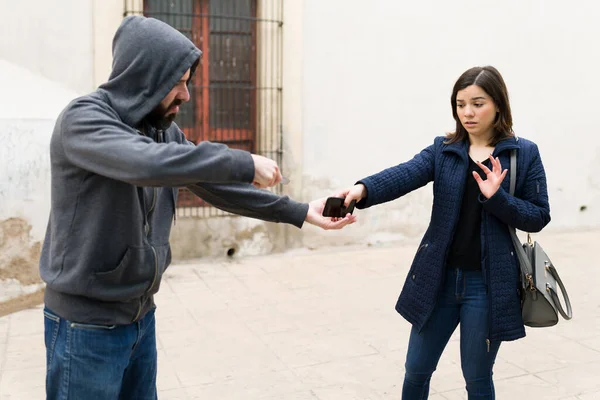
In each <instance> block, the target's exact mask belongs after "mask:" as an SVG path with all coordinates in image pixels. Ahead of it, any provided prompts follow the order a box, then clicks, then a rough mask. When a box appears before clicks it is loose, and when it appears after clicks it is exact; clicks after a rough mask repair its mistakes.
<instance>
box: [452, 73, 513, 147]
mask: <svg viewBox="0 0 600 400" xmlns="http://www.w3.org/2000/svg"><path fill="white" fill-rule="evenodd" d="M471 85H477V86H479V87H480V88H481V89H483V90H484V91H485V92H486V93H487V95H488V96H490V97H491V98H492V100H493V101H494V103H495V104H496V107H498V113H497V115H496V119H495V121H494V125H493V127H492V128H493V129H494V134H493V136H492V139H491V141H490V145H492V146H495V145H496V144H497V143H498V142H499V141H501V140H503V139H506V138H509V137H512V136H514V133H513V130H512V114H511V112H510V103H509V101H508V91H507V90H506V84H505V83H504V79H502V75H500V72H498V70H497V69H496V68H494V67H492V66H485V67H473V68H471V69H469V70H467V71H465V72H464V73H463V74H462V75H461V76H460V78H458V80H457V81H456V83H455V84H454V89H452V97H451V98H450V103H451V105H452V116H453V117H454V120H455V121H456V131H454V132H451V133H448V134H447V135H446V143H447V144H450V143H455V142H460V141H462V140H465V139H467V138H468V136H469V135H468V133H467V130H466V129H465V128H464V127H463V126H462V124H461V123H460V119H459V118H458V114H457V113H456V96H457V93H458V92H459V91H460V90H463V89H466V88H467V87H469V86H471Z"/></svg>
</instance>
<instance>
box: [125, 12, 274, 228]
mask: <svg viewBox="0 0 600 400" xmlns="http://www.w3.org/2000/svg"><path fill="white" fill-rule="evenodd" d="M124 7H125V8H124V13H123V16H128V15H145V16H148V17H153V18H157V19H160V20H162V21H164V22H166V23H168V24H169V25H171V26H173V27H174V28H176V29H177V30H179V31H180V32H181V33H183V34H184V35H186V36H187V37H188V38H190V39H191V40H192V41H193V42H194V43H195V44H196V45H197V46H198V47H199V48H200V49H201V50H202V52H203V55H202V58H201V60H200V65H199V66H198V68H197V70H196V73H195V76H194V81H193V82H192V83H191V85H190V96H191V100H190V101H189V102H188V103H186V104H185V105H183V106H182V107H180V109H181V111H180V113H179V115H178V116H177V118H176V120H175V121H176V123H177V125H179V127H180V128H181V129H182V130H183V131H184V132H185V134H186V136H187V137H188V140H191V141H194V142H195V143H199V142H200V141H203V140H210V141H213V142H221V143H225V144H227V145H229V146H231V147H234V148H241V149H245V150H249V151H251V152H253V153H256V154H261V155H264V156H265V157H269V158H272V159H274V160H275V161H277V163H278V164H279V165H281V164H282V155H283V151H282V149H283V132H282V120H281V118H282V90H283V89H282V50H283V49H282V45H283V40H282V35H283V0H143V1H142V0H125V1H124ZM270 190H272V191H274V192H275V193H280V192H281V187H280V186H278V187H275V188H272V189H270ZM229 215H231V214H229V213H226V212H224V211H221V210H218V209H216V208H214V207H211V206H209V205H207V204H206V203H203V202H202V201H199V200H198V199H197V198H196V196H195V195H193V194H192V193H191V192H189V191H188V190H187V189H181V190H180V191H179V200H178V208H177V216H178V217H192V218H205V217H216V216H229Z"/></svg>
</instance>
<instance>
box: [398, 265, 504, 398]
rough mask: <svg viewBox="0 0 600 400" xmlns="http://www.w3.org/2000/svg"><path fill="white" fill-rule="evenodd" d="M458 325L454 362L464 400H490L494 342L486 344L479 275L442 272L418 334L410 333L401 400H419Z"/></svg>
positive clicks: (484, 305)
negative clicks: (433, 301)
mask: <svg viewBox="0 0 600 400" xmlns="http://www.w3.org/2000/svg"><path fill="white" fill-rule="evenodd" d="M459 322H460V361H461V366H462V373H463V377H464V378H465V382H466V386H467V392H468V394H469V400H476V399H477V400H479V399H480V400H484V399H485V400H488V399H491V400H493V399H494V398H495V394H494V383H493V381H492V368H493V366H494V360H495V359H496V355H497V354H498V349H499V347H500V342H492V343H489V344H488V342H487V338H488V326H489V322H488V298H487V292H486V286H485V283H484V282H483V276H482V273H481V271H463V270H461V269H452V270H450V269H449V270H448V271H447V273H446V280H445V282H444V287H443V288H442V291H441V293H440V297H439V299H438V303H437V305H436V308H435V309H434V311H433V313H432V315H431V317H430V319H429V320H428V321H427V323H426V324H425V326H424V327H423V329H422V330H421V332H418V331H417V329H415V328H414V327H413V329H412V331H411V334H410V341H409V343H408V352H407V355H406V364H405V370H406V373H405V376H404V386H403V387H402V399H403V400H425V399H427V397H428V396H429V382H430V380H431V375H432V374H433V371H435V369H436V367H437V364H438V361H439V359H440V357H441V355H442V352H443V351H444V348H445V347H446V344H447V343H448V340H450V336H452V333H453V332H454V330H455V329H456V326H457V325H458V323H459Z"/></svg>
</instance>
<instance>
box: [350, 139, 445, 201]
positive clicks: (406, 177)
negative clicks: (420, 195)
mask: <svg viewBox="0 0 600 400" xmlns="http://www.w3.org/2000/svg"><path fill="white" fill-rule="evenodd" d="M434 170H435V144H432V145H431V146H429V147H427V148H425V149H423V150H422V151H421V152H420V153H419V154H417V155H415V156H414V157H413V158H412V159H411V160H410V161H407V162H404V163H401V164H398V165H396V166H394V167H390V168H387V169H384V170H383V171H381V172H378V173H376V174H374V175H371V176H369V177H367V178H364V179H361V180H360V181H358V182H357V184H359V183H362V184H363V185H365V187H366V189H367V197H366V198H364V199H362V200H361V201H360V202H358V203H357V204H356V207H357V208H361V209H362V208H368V207H371V206H374V205H376V204H381V203H386V202H388V201H392V200H395V199H397V198H399V197H401V196H404V195H405V194H407V193H410V192H412V191H413V190H415V189H418V188H420V187H422V186H425V185H426V184H427V183H429V182H431V181H432V180H433V177H434Z"/></svg>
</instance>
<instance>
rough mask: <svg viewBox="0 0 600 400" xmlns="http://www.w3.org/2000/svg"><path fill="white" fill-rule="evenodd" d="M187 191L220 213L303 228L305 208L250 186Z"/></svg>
mask: <svg viewBox="0 0 600 400" xmlns="http://www.w3.org/2000/svg"><path fill="white" fill-rule="evenodd" d="M187 188H188V189H189V190H190V191H191V192H192V193H194V194H195V195H196V196H198V197H200V198H202V199H203V200H205V201H207V202H208V203H210V204H211V205H213V206H214V207H217V208H219V209H221V210H224V211H227V212H230V213H233V214H237V215H242V216H244V217H250V218H256V219H260V220H263V221H269V222H284V223H288V224H291V225H294V226H296V227H298V228H302V225H303V224H304V220H305V219H306V214H307V213H308V204H306V203H299V202H297V201H294V200H292V199H290V198H289V197H288V196H278V195H276V194H274V193H272V192H270V191H268V190H265V189H257V188H256V187H254V186H253V185H251V184H244V183H239V184H227V185H225V184H209V183H197V184H194V185H189V186H187Z"/></svg>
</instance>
